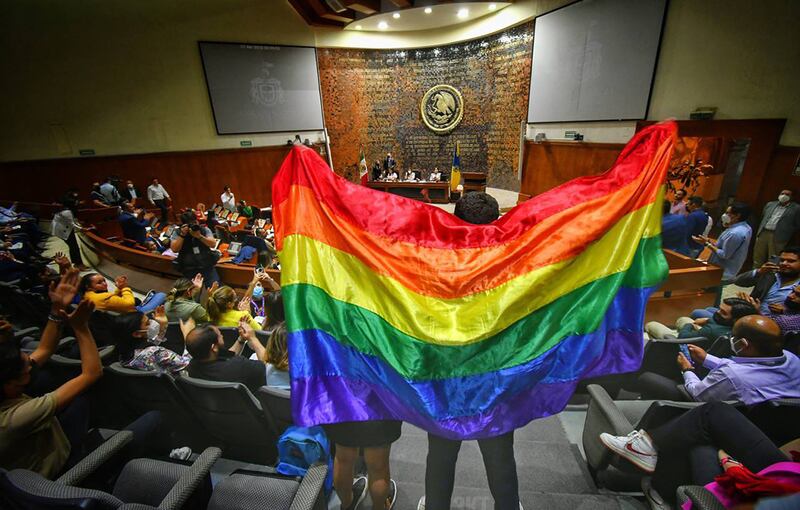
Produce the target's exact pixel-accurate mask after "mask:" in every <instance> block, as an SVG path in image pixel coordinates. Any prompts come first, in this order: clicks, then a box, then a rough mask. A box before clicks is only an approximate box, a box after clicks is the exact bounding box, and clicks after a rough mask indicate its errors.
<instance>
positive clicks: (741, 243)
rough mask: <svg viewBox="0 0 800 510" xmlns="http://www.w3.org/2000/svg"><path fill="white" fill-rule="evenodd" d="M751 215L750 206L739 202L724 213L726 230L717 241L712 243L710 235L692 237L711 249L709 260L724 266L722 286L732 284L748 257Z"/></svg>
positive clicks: (723, 223)
mask: <svg viewBox="0 0 800 510" xmlns="http://www.w3.org/2000/svg"><path fill="white" fill-rule="evenodd" d="M749 216H750V207H749V206H748V205H747V204H742V203H739V202H736V203H734V204H733V205H731V206H729V207H728V208H727V209H726V210H725V213H724V214H723V215H722V226H724V227H725V230H724V231H723V232H722V234H721V235H720V236H719V239H717V242H716V243H712V242H711V240H710V239H709V238H708V237H705V236H695V237H693V238H692V239H693V240H694V241H695V242H698V243H704V244H705V246H707V247H708V248H710V249H711V252H712V254H711V258H709V259H708V262H709V263H711V264H714V265H717V266H720V267H721V268H722V271H723V272H722V282H721V283H720V285H721V287H722V286H725V285H728V284H730V283H731V282H733V280H734V279H735V278H736V275H737V274H739V270H740V269H741V268H742V265H743V264H744V259H745V258H747V251H748V249H749V247H750V238H751V237H752V235H753V229H751V228H750V225H748V224H747V218H748V217H749Z"/></svg>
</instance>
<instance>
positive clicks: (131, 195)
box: [120, 179, 142, 205]
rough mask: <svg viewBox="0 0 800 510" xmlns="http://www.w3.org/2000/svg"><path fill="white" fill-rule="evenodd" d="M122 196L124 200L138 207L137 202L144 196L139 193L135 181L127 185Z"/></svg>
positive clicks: (129, 181)
mask: <svg viewBox="0 0 800 510" xmlns="http://www.w3.org/2000/svg"><path fill="white" fill-rule="evenodd" d="M120 194H121V195H122V199H123V200H125V201H126V202H130V203H131V204H133V205H136V201H137V200H138V199H139V198H140V197H141V196H142V194H141V193H139V190H138V189H136V186H134V184H133V181H131V180H130V179H129V180H128V181H127V182H126V183H125V187H124V188H122V191H121V192H120Z"/></svg>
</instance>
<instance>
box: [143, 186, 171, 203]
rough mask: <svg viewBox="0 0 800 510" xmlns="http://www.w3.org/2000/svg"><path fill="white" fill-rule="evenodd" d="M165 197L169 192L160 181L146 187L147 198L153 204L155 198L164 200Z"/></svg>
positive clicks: (167, 196)
mask: <svg viewBox="0 0 800 510" xmlns="http://www.w3.org/2000/svg"><path fill="white" fill-rule="evenodd" d="M165 198H169V193H167V190H165V189H164V186H162V185H161V184H160V183H159V184H158V185H155V184H151V185H150V186H148V187H147V199H148V200H149V201H150V202H151V203H153V204H154V205H155V203H156V200H164V199H165Z"/></svg>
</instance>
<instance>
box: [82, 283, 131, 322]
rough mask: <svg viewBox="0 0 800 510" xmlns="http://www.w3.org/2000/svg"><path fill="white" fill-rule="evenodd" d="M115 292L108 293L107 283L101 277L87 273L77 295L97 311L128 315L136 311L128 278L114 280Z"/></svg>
mask: <svg viewBox="0 0 800 510" xmlns="http://www.w3.org/2000/svg"><path fill="white" fill-rule="evenodd" d="M114 285H116V287H117V290H115V291H114V292H109V291H108V282H106V279H105V277H104V276H103V275H101V274H98V273H88V274H85V275H84V276H83V278H81V282H80V285H79V287H78V295H80V296H82V297H83V298H84V299H88V300H89V301H91V302H92V303H94V306H95V308H96V309H97V310H101V311H106V312H118V313H128V312H135V311H136V298H135V297H133V291H132V290H131V288H130V287H128V277H127V276H125V275H122V276H118V277H117V278H116V279H115V280H114Z"/></svg>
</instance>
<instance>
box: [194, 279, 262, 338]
mask: <svg viewBox="0 0 800 510" xmlns="http://www.w3.org/2000/svg"><path fill="white" fill-rule="evenodd" d="M239 305H242V308H244V309H243V310H241V309H239V308H238V307H239ZM248 306H249V303H248V302H247V301H245V300H241V301H239V298H238V296H237V295H236V291H234V290H233V289H232V288H230V287H228V286H227V285H225V286H223V287H220V288H218V289H217V290H215V291H214V292H209V298H208V304H207V307H208V308H207V309H208V316H209V317H210V318H211V322H212V323H213V324H214V325H215V326H220V327H230V328H235V327H238V326H239V322H240V321H241V320H242V319H244V320H245V321H246V322H247V323H248V324H249V325H250V327H251V328H253V329H258V330H260V329H261V325H260V324H259V323H258V322H256V321H255V320H254V319H253V317H252V316H251V315H250V312H248V311H247V308H248Z"/></svg>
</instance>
